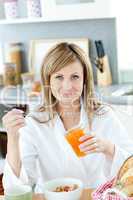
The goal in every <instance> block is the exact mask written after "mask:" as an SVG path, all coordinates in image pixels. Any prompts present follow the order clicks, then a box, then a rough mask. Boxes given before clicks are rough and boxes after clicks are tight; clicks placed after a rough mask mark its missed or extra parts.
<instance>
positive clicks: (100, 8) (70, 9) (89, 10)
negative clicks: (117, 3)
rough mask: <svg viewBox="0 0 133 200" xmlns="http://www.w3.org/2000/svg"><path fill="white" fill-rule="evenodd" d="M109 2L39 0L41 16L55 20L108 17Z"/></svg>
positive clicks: (109, 14) (93, 0) (103, 0)
mask: <svg viewBox="0 0 133 200" xmlns="http://www.w3.org/2000/svg"><path fill="white" fill-rule="evenodd" d="M59 2H61V3H59ZM70 2H71V3H70ZM110 4H111V0H88V1H87V0H86V1H85V0H75V1H67V0H49V1H44V0H41V5H42V16H43V17H44V18H47V17H48V18H51V19H57V20H59V19H60V20H70V19H89V18H90V19H95V18H108V17H111V5H110Z"/></svg>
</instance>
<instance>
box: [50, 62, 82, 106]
mask: <svg viewBox="0 0 133 200" xmlns="http://www.w3.org/2000/svg"><path fill="white" fill-rule="evenodd" d="M50 86H51V90H52V94H53V96H54V97H55V98H56V99H57V100H58V101H59V102H60V103H72V102H74V101H75V100H77V99H79V98H80V96H81V94H82V91H83V66H82V64H81V63H80V62H79V61H75V62H73V63H71V64H69V65H67V66H66V67H64V68H63V69H61V70H59V71H58V72H55V73H53V74H52V75H51V77H50Z"/></svg>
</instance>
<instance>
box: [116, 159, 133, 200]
mask: <svg viewBox="0 0 133 200" xmlns="http://www.w3.org/2000/svg"><path fill="white" fill-rule="evenodd" d="M113 186H114V187H116V188H117V189H119V190H120V191H121V192H124V193H125V194H126V195H127V196H128V197H131V196H133V156H130V157H129V158H128V159H127V160H126V161H125V162H124V163H123V165H122V167H121V168H120V170H119V172H118V176H117V179H116V181H115V183H114V185H113Z"/></svg>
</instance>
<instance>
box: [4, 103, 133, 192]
mask: <svg viewBox="0 0 133 200" xmlns="http://www.w3.org/2000/svg"><path fill="white" fill-rule="evenodd" d="M104 109H107V110H108V112H107V113H106V114H103V115H101V116H97V115H95V116H94V120H93V128H92V129H93V132H94V133H95V134H96V136H97V137H100V138H104V139H108V140H110V141H111V142H112V143H114V144H115V155H114V158H113V160H109V158H107V157H106V156H105V155H104V154H102V153H93V154H88V155H86V156H85V157H82V158H78V157H77V156H76V154H75V153H74V151H73V150H72V148H71V146H70V145H69V143H68V142H67V140H66V139H65V134H66V130H65V128H64V126H63V122H62V121H61V119H60V117H59V115H57V116H56V117H55V124H54V126H53V127H52V125H51V124H50V123H49V126H48V125H47V124H44V123H43V124H42V123H39V122H37V121H35V120H34V119H33V118H31V117H26V126H25V127H23V128H21V129H20V130H19V132H20V154H21V160H22V167H21V173H20V177H16V176H15V174H14V173H13V170H12V169H11V167H10V165H9V163H8V161H7V160H6V164H5V169H4V177H3V185H4V188H5V189H6V188H8V187H9V186H11V185H21V184H29V185H31V186H32V187H34V189H35V192H36V193H37V192H43V183H44V182H45V181H48V180H51V179H54V178H58V177H74V178H78V179H81V180H82V181H83V183H84V187H88V188H96V187H98V186H99V185H100V184H102V183H104V182H105V181H107V180H109V179H111V178H113V177H114V176H116V174H117V172H118V170H119V168H120V166H121V165H122V163H123V162H124V160H125V159H127V157H129V156H130V155H131V154H133V141H131V139H129V138H128V134H127V132H126V130H125V129H124V127H123V125H122V124H121V123H120V121H119V119H117V117H116V114H115V112H114V111H113V110H112V109H110V108H108V107H106V108H104ZM36 115H37V114H36ZM38 115H39V114H38ZM81 124H82V126H87V125H88V118H87V114H86V112H85V109H84V106H83V104H82V105H81V113H80V123H79V125H81ZM87 134H90V133H87Z"/></svg>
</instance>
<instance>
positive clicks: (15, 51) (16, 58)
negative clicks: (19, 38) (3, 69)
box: [8, 42, 23, 84]
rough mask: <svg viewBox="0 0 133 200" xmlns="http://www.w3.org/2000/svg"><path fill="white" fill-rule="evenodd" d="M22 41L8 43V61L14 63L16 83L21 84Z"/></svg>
mask: <svg viewBox="0 0 133 200" xmlns="http://www.w3.org/2000/svg"><path fill="white" fill-rule="evenodd" d="M22 54H23V49H22V43H17V42H15V43H10V44H9V45H8V62H11V63H15V64H16V84H21V83H22V80H21V71H22Z"/></svg>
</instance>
